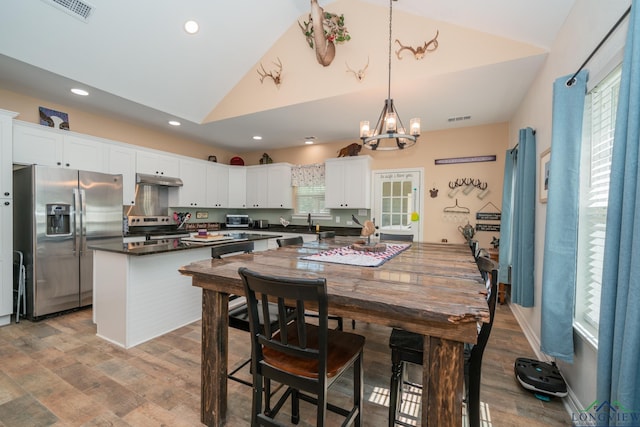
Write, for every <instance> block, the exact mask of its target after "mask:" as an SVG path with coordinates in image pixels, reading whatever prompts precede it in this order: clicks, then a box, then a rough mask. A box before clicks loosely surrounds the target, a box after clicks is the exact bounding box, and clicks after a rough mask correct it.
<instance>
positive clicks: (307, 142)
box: [304, 136, 316, 145]
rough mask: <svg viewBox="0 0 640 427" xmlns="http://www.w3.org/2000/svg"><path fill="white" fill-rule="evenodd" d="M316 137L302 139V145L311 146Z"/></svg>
mask: <svg viewBox="0 0 640 427" xmlns="http://www.w3.org/2000/svg"><path fill="white" fill-rule="evenodd" d="M315 140H316V137H315V136H305V137H304V143H305V144H307V145H311V144H313V143H314V142H315Z"/></svg>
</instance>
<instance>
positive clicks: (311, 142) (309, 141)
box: [304, 139, 313, 145]
mask: <svg viewBox="0 0 640 427" xmlns="http://www.w3.org/2000/svg"><path fill="white" fill-rule="evenodd" d="M304 143H305V144H307V145H311V144H313V141H312V140H310V139H307V140H306V141H305V142H304Z"/></svg>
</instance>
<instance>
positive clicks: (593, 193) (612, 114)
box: [574, 68, 620, 342]
mask: <svg viewBox="0 0 640 427" xmlns="http://www.w3.org/2000/svg"><path fill="white" fill-rule="evenodd" d="M619 88H620V68H618V69H616V70H614V71H613V72H612V73H611V74H609V75H608V76H607V77H606V78H605V79H604V80H603V81H602V82H601V83H600V84H598V85H597V86H596V87H595V88H594V89H593V90H592V91H591V92H590V93H589V95H588V97H587V102H586V106H585V108H586V110H587V111H585V117H586V128H585V144H584V145H583V157H582V171H581V192H580V193H581V196H580V197H581V202H580V205H581V209H580V223H579V235H578V264H577V265H578V274H577V286H576V293H577V295H576V311H575V316H574V317H575V322H576V323H578V325H579V326H581V327H582V329H583V331H586V332H587V333H589V334H590V335H592V336H591V337H590V338H591V339H593V340H594V342H597V335H598V322H599V318H600V290H601V287H602V264H603V259H604V241H605V235H606V223H607V203H608V198H609V176H610V172H611V155H612V149H613V137H614V133H615V122H616V109H617V105H618V92H619Z"/></svg>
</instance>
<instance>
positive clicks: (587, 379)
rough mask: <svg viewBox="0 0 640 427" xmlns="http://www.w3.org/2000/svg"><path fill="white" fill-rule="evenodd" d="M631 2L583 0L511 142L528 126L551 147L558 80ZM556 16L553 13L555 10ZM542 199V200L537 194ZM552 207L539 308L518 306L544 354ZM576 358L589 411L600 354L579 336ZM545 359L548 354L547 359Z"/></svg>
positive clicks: (570, 371) (515, 123)
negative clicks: (542, 337) (544, 293)
mask: <svg viewBox="0 0 640 427" xmlns="http://www.w3.org/2000/svg"><path fill="white" fill-rule="evenodd" d="M629 4H630V0H610V1H602V0H577V1H576V3H575V5H574V7H573V10H572V11H571V14H570V15H569V17H568V18H567V21H566V22H565V24H564V26H563V28H562V31H561V32H560V34H559V35H558V38H557V39H556V41H555V43H554V45H553V47H552V49H551V52H550V54H549V57H548V59H547V62H546V63H545V66H544V67H543V69H542V70H541V72H540V74H539V75H538V78H537V79H536V81H535V83H534V84H533V86H532V87H531V90H530V91H529V93H528V94H527V97H526V99H525V101H524V102H523V103H522V105H521V106H520V107H519V109H518V111H517V112H516V114H515V115H514V118H513V119H512V121H511V122H510V126H509V135H510V138H509V140H510V141H512V143H515V141H517V135H518V130H519V129H521V128H524V127H527V126H530V127H532V128H534V129H536V140H537V152H538V155H539V154H540V153H541V152H542V151H544V150H546V149H547V148H549V147H550V146H551V125H552V120H551V115H552V95H553V82H554V80H555V79H556V78H557V77H561V76H564V75H570V74H573V73H574V72H575V71H577V70H578V68H579V67H580V65H581V64H582V63H583V62H584V61H585V60H586V59H587V57H588V56H589V54H590V53H591V52H592V51H593V50H594V49H595V47H596V46H597V45H598V43H599V42H600V40H602V38H603V37H604V36H605V35H606V34H607V32H608V31H609V30H610V28H612V27H613V25H614V24H615V22H616V21H617V20H618V19H619V17H620V16H622V14H623V13H624V11H625V10H626V9H627V8H628V7H629ZM550 13H551V12H550ZM625 34H626V25H625V26H624V27H621V29H619V30H618V31H617V33H616V35H615V37H613V36H612V38H611V42H607V43H606V44H605V45H603V48H602V49H601V50H600V53H599V54H598V55H597V56H596V57H594V60H592V61H590V62H589V63H588V64H587V66H586V67H585V68H586V69H589V71H590V82H592V81H595V80H596V79H597V78H598V77H597V75H598V74H599V72H598V69H601V68H602V67H603V64H605V63H607V62H608V61H610V59H611V55H612V54H611V52H613V51H618V50H619V47H618V48H616V46H615V45H616V44H619V42H623V41H624V36H625ZM536 200H538V196H537V194H536ZM546 207H547V205H546V204H541V203H539V202H538V204H537V206H536V241H535V245H536V250H535V305H534V307H533V308H522V307H520V306H514V312H515V314H516V317H518V320H519V321H520V323H521V325H522V327H523V329H524V330H525V333H527V334H528V337H529V339H530V341H532V345H533V347H534V350H536V351H539V342H540V319H541V311H540V301H541V292H542V268H543V250H544V231H545V223H546V213H547V210H546ZM574 338H575V351H576V352H575V357H574V363H573V364H572V365H569V364H566V363H558V365H559V366H560V369H561V371H562V373H563V375H564V376H565V379H566V380H567V383H568V384H569V387H570V389H571V396H570V397H571V398H572V399H573V400H572V401H571V402H568V403H569V404H573V405H574V406H575V407H577V408H578V409H582V408H585V407H586V406H587V405H589V404H590V403H591V402H593V401H594V400H595V387H596V360H597V352H596V350H595V349H594V348H593V347H592V346H591V345H590V344H588V343H587V342H586V341H584V340H583V339H582V338H581V337H580V336H579V335H577V334H575V333H574ZM541 357H544V356H541Z"/></svg>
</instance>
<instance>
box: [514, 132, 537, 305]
mask: <svg viewBox="0 0 640 427" xmlns="http://www.w3.org/2000/svg"><path fill="white" fill-rule="evenodd" d="M536 160H537V159H536V138H535V136H534V133H533V129H531V128H526V129H520V138H519V140H518V152H517V154H516V185H515V188H514V191H513V227H512V230H511V232H512V237H511V245H512V247H511V253H512V268H511V301H512V302H513V303H516V304H520V305H521V306H523V307H533V289H534V283H533V268H534V265H533V264H534V255H535V254H534V249H535V248H534V241H535V216H536V165H537V161H536Z"/></svg>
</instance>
